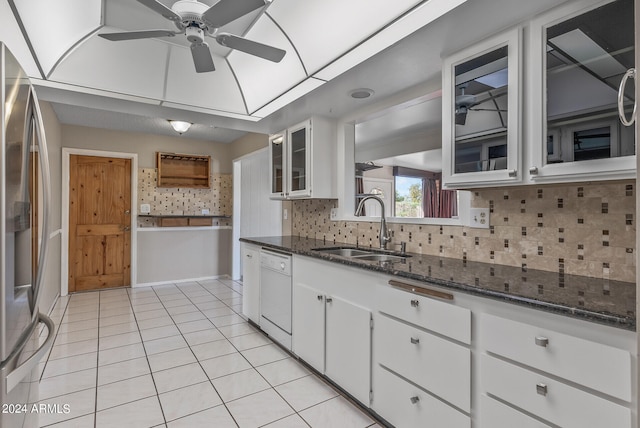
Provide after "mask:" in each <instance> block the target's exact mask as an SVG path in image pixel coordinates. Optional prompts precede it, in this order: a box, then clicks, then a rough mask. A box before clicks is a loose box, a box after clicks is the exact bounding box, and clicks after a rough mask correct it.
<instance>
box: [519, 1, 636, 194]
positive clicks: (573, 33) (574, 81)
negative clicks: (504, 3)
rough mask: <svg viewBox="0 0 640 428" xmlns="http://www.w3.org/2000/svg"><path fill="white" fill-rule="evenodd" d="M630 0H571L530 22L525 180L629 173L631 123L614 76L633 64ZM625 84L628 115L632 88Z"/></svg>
mask: <svg viewBox="0 0 640 428" xmlns="http://www.w3.org/2000/svg"><path fill="white" fill-rule="evenodd" d="M633 3H634V2H633V0H616V1H613V2H602V1H600V2H592V3H591V4H592V5H591V6H589V7H586V8H585V2H580V4H579V5H576V4H575V3H573V4H569V5H566V6H562V7H560V8H557V9H554V10H552V11H551V12H549V13H547V14H545V15H543V16H540V17H538V18H536V19H535V20H533V21H532V22H531V24H530V25H531V49H530V55H531V58H530V61H529V62H530V64H531V66H532V68H533V70H532V73H531V74H530V75H529V81H528V87H527V92H528V93H529V94H531V106H530V110H529V118H530V119H529V120H530V122H531V124H532V125H531V127H530V134H529V138H528V140H529V144H530V147H529V148H530V150H529V162H528V165H527V171H526V173H527V174H528V175H529V179H530V180H531V181H534V182H544V181H545V180H549V181H573V180H585V179H589V180H593V179H617V178H633V177H635V170H636V160H635V133H634V129H633V127H626V126H624V125H623V124H622V123H621V121H620V120H619V118H618V91H619V88H620V83H621V80H622V77H623V76H624V74H625V73H626V71H627V70H628V69H629V68H632V67H633V66H634V56H635V46H634V6H633ZM626 86H627V87H626V91H625V93H624V94H621V96H622V101H623V104H624V107H623V108H624V110H626V114H627V117H629V116H630V113H631V111H632V110H633V100H634V97H633V90H634V89H635V88H634V85H633V82H631V83H630V84H628V85H626Z"/></svg>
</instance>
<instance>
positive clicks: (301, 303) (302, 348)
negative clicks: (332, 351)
mask: <svg viewBox="0 0 640 428" xmlns="http://www.w3.org/2000/svg"><path fill="white" fill-rule="evenodd" d="M324 306H325V303H324V293H323V292H322V291H320V290H318V289H315V288H313V287H309V286H307V285H304V284H300V283H297V282H294V285H293V323H292V331H293V338H292V341H291V350H292V351H293V353H294V354H296V355H297V356H298V357H300V358H302V359H303V360H304V361H305V362H306V363H307V364H309V365H310V366H311V367H313V368H314V369H316V370H318V371H319V372H320V373H324V359H325V355H324V354H325V352H324V351H325V307H324Z"/></svg>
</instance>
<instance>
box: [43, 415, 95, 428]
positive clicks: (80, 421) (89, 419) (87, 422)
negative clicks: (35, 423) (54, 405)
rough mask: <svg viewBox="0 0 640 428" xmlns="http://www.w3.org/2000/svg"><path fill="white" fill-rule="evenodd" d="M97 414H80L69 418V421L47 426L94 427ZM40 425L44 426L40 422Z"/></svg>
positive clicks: (67, 427) (62, 427) (53, 427)
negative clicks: (77, 416)
mask: <svg viewBox="0 0 640 428" xmlns="http://www.w3.org/2000/svg"><path fill="white" fill-rule="evenodd" d="M95 418H96V415H95V414H94V413H91V414H89V415H85V416H80V417H79V418H75V419H69V420H67V421H63V422H58V423H57V424H53V425H47V428H80V427H93V425H94V421H95ZM40 426H43V425H42V424H40Z"/></svg>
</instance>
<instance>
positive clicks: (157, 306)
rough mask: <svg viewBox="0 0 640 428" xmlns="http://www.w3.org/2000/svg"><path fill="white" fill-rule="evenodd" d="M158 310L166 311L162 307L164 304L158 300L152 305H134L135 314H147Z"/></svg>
mask: <svg viewBox="0 0 640 428" xmlns="http://www.w3.org/2000/svg"><path fill="white" fill-rule="evenodd" d="M158 309H164V306H163V305H162V303H160V300H158V299H156V301H154V302H151V303H138V304H136V303H134V304H133V312H135V313H136V314H138V313H140V312H147V311H156V310H158Z"/></svg>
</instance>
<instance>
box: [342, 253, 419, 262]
mask: <svg viewBox="0 0 640 428" xmlns="http://www.w3.org/2000/svg"><path fill="white" fill-rule="evenodd" d="M353 258H354V259H358V260H366V261H371V262H401V261H403V260H406V259H407V257H404V256H394V255H392V254H367V255H362V256H354V257H353Z"/></svg>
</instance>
